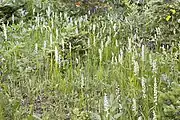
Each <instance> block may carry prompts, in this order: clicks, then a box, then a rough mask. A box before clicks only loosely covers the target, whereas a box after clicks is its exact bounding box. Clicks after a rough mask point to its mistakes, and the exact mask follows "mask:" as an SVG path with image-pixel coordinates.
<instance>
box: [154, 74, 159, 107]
mask: <svg viewBox="0 0 180 120" xmlns="http://www.w3.org/2000/svg"><path fill="white" fill-rule="evenodd" d="M157 98H158V93H157V80H156V77H155V78H154V104H155V105H157Z"/></svg>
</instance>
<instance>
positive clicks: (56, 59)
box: [55, 46, 59, 63]
mask: <svg viewBox="0 0 180 120" xmlns="http://www.w3.org/2000/svg"><path fill="white" fill-rule="evenodd" d="M58 57H59V56H58V49H57V47H56V46H55V61H56V63H58V61H59V58H58Z"/></svg>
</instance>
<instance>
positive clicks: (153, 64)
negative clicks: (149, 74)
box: [152, 60, 157, 73]
mask: <svg viewBox="0 0 180 120" xmlns="http://www.w3.org/2000/svg"><path fill="white" fill-rule="evenodd" d="M152 67H153V69H152V71H153V73H157V65H156V61H155V60H154V61H153V62H152Z"/></svg>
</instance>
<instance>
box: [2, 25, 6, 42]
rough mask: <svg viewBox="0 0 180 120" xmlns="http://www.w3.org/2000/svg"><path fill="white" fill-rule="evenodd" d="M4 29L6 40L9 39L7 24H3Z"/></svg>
mask: <svg viewBox="0 0 180 120" xmlns="http://www.w3.org/2000/svg"><path fill="white" fill-rule="evenodd" d="M3 31H4V38H5V40H7V29H6V25H5V24H3Z"/></svg>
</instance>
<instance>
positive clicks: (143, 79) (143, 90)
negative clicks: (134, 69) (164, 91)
mask: <svg viewBox="0 0 180 120" xmlns="http://www.w3.org/2000/svg"><path fill="white" fill-rule="evenodd" d="M145 80H146V79H145V78H144V77H142V79H141V86H142V93H143V98H146V83H145Z"/></svg>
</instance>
